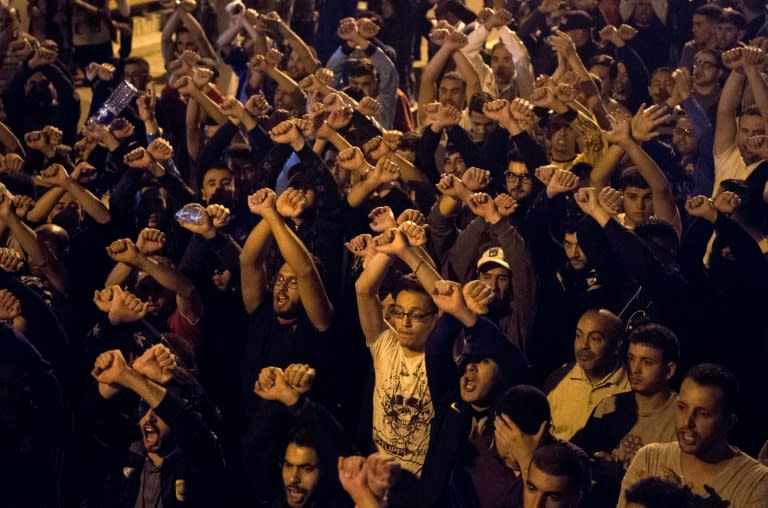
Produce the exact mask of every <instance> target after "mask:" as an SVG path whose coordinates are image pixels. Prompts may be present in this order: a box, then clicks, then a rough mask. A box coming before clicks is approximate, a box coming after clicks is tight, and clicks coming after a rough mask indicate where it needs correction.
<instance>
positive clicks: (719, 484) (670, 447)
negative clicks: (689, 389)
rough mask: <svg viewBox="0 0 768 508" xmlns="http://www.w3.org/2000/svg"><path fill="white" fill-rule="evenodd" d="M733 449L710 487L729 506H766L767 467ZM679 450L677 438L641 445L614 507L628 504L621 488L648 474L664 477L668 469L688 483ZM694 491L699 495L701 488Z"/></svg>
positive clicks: (625, 487) (758, 507)
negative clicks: (667, 441) (675, 439)
mask: <svg viewBox="0 0 768 508" xmlns="http://www.w3.org/2000/svg"><path fill="white" fill-rule="evenodd" d="M732 450H733V452H734V456H733V457H732V458H731V459H729V460H728V464H727V466H726V467H725V469H723V470H722V471H720V474H718V475H717V478H716V479H715V481H714V482H713V483H712V485H709V487H711V488H712V489H713V490H714V491H715V492H716V493H717V495H718V496H719V497H720V498H721V499H722V500H723V501H728V502H729V503H730V504H729V505H728V506H731V507H732V508H765V507H766V506H768V467H765V466H764V465H762V464H760V463H759V462H758V461H756V460H755V459H753V458H752V457H750V456H749V455H747V454H746V453H744V452H742V451H741V450H739V449H738V448H733V447H732ZM681 453H682V452H681V451H680V445H679V444H678V442H677V441H673V442H671V443H652V444H649V445H647V446H644V447H643V448H641V449H640V451H639V452H637V455H635V458H634V460H633V461H632V464H630V466H629V469H628V470H627V474H626V475H624V480H622V482H621V497H620V498H619V504H618V505H616V508H624V507H625V506H626V505H627V501H626V498H625V497H624V492H626V490H627V489H628V488H630V487H632V486H633V485H634V484H636V483H637V482H639V481H640V480H641V479H643V478H644V477H645V476H647V475H651V476H658V477H664V476H665V473H666V469H669V470H671V471H672V472H674V473H675V474H676V475H677V476H679V477H680V478H681V479H682V481H683V484H687V483H688V482H687V481H686V480H685V476H684V475H683V471H682V467H681V465H680V454H681ZM696 494H699V495H702V494H701V493H700V492H696ZM704 497H706V495H704Z"/></svg>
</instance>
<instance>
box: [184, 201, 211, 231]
mask: <svg viewBox="0 0 768 508" xmlns="http://www.w3.org/2000/svg"><path fill="white" fill-rule="evenodd" d="M207 213H208V212H207V211H206V209H205V207H204V206H203V205H201V204H199V203H189V204H186V205H184V206H183V207H182V208H181V209H180V210H179V211H178V212H176V220H177V221H178V222H179V224H182V225H183V224H194V225H196V226H201V225H202V224H203V221H204V217H205V215H207Z"/></svg>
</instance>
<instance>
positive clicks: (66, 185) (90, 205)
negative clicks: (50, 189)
mask: <svg viewBox="0 0 768 508" xmlns="http://www.w3.org/2000/svg"><path fill="white" fill-rule="evenodd" d="M40 178H41V180H42V182H43V183H44V184H48V185H52V186H56V187H59V188H61V189H63V190H64V191H66V192H68V193H69V194H70V195H71V196H72V197H73V198H75V200H76V201H77V202H78V203H80V206H82V207H83V210H84V211H85V213H87V214H88V215H90V216H91V217H92V218H93V220H95V221H96V222H98V223H99V224H107V223H108V222H109V221H110V220H111V216H110V214H109V209H108V208H107V207H106V206H105V205H104V203H102V202H101V201H100V200H99V198H97V197H96V196H94V195H93V194H92V193H91V191H89V190H88V189H86V188H84V187H83V186H81V185H80V184H79V183H78V182H77V180H75V179H74V178H72V177H71V176H70V175H69V174H68V173H67V170H66V169H64V166H62V165H61V164H52V165H51V166H49V167H48V168H46V169H45V170H44V171H43V172H42V173H41V174H40Z"/></svg>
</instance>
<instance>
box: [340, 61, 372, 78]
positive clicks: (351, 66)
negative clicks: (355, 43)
mask: <svg viewBox="0 0 768 508" xmlns="http://www.w3.org/2000/svg"><path fill="white" fill-rule="evenodd" d="M360 76H373V78H374V79H378V72H376V66H375V65H373V62H371V61H370V60H369V59H367V58H351V59H349V60H347V79H349V78H357V77H360Z"/></svg>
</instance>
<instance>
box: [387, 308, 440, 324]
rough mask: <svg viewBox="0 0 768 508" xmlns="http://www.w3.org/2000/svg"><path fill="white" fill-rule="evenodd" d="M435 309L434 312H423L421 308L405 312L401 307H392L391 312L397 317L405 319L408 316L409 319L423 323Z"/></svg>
mask: <svg viewBox="0 0 768 508" xmlns="http://www.w3.org/2000/svg"><path fill="white" fill-rule="evenodd" d="M434 313H435V311H432V312H422V311H420V310H412V311H410V312H405V311H404V310H403V309H401V308H399V307H395V308H394V309H392V313H391V314H390V315H391V316H392V317H393V318H395V319H405V318H408V319H409V320H411V321H413V322H416V323H423V322H424V321H425V320H426V319H427V318H428V317H429V316H431V315H432V314H434Z"/></svg>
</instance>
